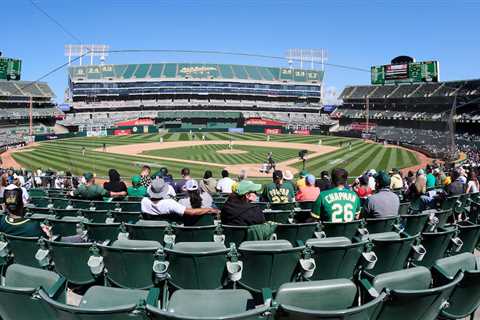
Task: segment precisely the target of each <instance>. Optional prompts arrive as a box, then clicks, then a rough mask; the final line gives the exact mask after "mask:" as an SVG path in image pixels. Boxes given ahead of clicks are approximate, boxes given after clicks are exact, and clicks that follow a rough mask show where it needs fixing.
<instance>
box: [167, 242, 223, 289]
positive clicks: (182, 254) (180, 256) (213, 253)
mask: <svg viewBox="0 0 480 320" xmlns="http://www.w3.org/2000/svg"><path fill="white" fill-rule="evenodd" d="M228 252H229V249H227V248H226V247H225V246H224V245H223V244H221V243H218V242H182V243H176V244H175V245H174V246H173V247H172V248H171V249H168V248H165V254H166V255H167V259H168V262H169V266H168V270H167V272H168V275H169V279H168V284H169V285H171V286H173V287H174V288H176V289H219V288H222V286H223V282H224V277H225V270H226V263H227V256H226V255H227V253H228Z"/></svg>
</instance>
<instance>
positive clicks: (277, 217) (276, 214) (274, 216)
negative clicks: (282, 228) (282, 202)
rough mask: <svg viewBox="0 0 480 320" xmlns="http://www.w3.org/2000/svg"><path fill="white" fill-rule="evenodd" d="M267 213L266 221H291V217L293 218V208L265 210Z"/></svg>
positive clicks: (265, 213) (264, 212)
mask: <svg viewBox="0 0 480 320" xmlns="http://www.w3.org/2000/svg"><path fill="white" fill-rule="evenodd" d="M263 214H264V215H265V221H272V222H276V223H289V222H290V219H292V220H293V211H292V210H271V209H266V210H263Z"/></svg>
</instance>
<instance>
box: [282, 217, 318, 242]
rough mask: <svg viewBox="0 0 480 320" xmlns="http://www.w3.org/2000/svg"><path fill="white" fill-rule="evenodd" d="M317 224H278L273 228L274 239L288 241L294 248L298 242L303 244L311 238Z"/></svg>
mask: <svg viewBox="0 0 480 320" xmlns="http://www.w3.org/2000/svg"><path fill="white" fill-rule="evenodd" d="M317 227H318V223H316V222H312V223H291V224H290V223H286V224H283V223H281V224H278V225H277V227H276V228H275V237H276V238H277V239H279V240H281V239H283V240H288V241H290V243H291V244H293V245H294V246H296V245H297V244H298V241H301V242H303V243H304V242H305V241H307V239H310V238H312V237H313V235H314V232H315V231H316V230H317Z"/></svg>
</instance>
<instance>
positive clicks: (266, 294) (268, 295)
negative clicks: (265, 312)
mask: <svg viewBox="0 0 480 320" xmlns="http://www.w3.org/2000/svg"><path fill="white" fill-rule="evenodd" d="M262 299H263V304H264V305H265V306H267V307H270V306H272V302H273V297H272V289H270V288H263V289H262Z"/></svg>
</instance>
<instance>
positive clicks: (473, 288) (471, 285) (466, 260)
mask: <svg viewBox="0 0 480 320" xmlns="http://www.w3.org/2000/svg"><path fill="white" fill-rule="evenodd" d="M459 271H461V272H463V279H462V280H461V281H460V282H459V283H458V284H457V285H456V286H455V289H454V290H453V292H452V294H451V295H450V298H449V299H448V304H449V305H448V307H447V308H445V309H443V310H442V312H441V314H440V317H439V318H441V319H460V318H466V317H468V316H470V319H472V320H473V319H474V313H475V311H476V310H477V309H478V307H479V306H480V268H479V262H478V260H477V259H476V257H475V256H474V255H473V254H471V253H468V252H466V253H461V254H458V255H455V256H451V257H447V258H443V259H439V260H437V261H435V263H434V265H433V267H432V275H433V277H434V279H435V280H436V282H439V283H448V282H449V281H452V280H453V279H454V277H455V276H456V275H457V273H458V272H459Z"/></svg>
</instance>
